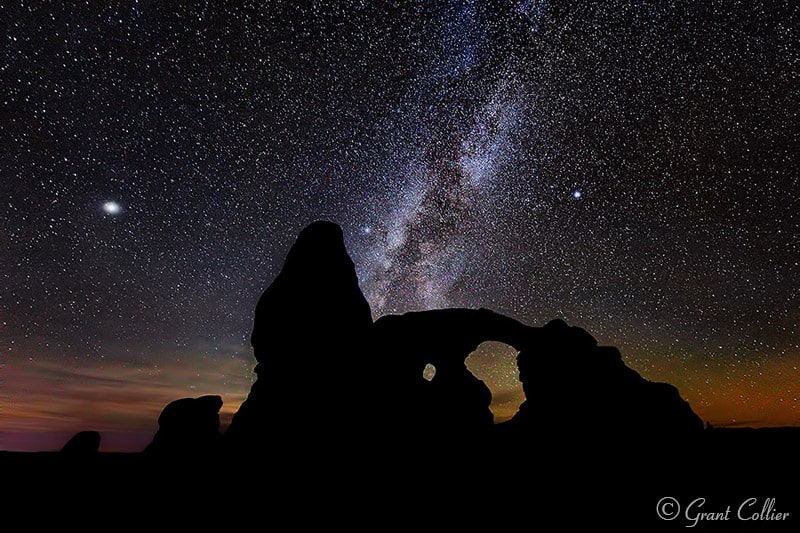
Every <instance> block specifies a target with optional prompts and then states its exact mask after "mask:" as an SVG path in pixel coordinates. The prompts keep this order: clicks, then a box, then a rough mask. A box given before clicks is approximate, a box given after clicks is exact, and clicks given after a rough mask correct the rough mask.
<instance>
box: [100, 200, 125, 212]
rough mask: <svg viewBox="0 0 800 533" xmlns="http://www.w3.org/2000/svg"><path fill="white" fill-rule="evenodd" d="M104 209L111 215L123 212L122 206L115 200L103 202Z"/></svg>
mask: <svg viewBox="0 0 800 533" xmlns="http://www.w3.org/2000/svg"><path fill="white" fill-rule="evenodd" d="M103 211H104V212H105V213H106V214H109V215H119V214H120V213H122V206H121V205H120V204H118V203H117V202H115V201H113V200H109V201H107V202H104V203H103Z"/></svg>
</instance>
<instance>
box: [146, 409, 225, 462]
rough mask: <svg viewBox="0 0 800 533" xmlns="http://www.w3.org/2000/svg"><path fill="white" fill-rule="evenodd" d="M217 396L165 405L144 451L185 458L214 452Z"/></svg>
mask: <svg viewBox="0 0 800 533" xmlns="http://www.w3.org/2000/svg"><path fill="white" fill-rule="evenodd" d="M220 408H222V398H221V397H220V396H213V395H209V396H200V397H199V398H181V399H179V400H175V401H174V402H171V403H169V404H168V405H167V406H166V407H165V408H164V410H163V411H161V415H160V416H159V417H158V431H157V432H156V434H155V436H154V437H153V441H152V442H151V443H150V444H148V445H147V448H145V450H144V451H145V453H147V454H152V455H162V456H164V455H167V456H186V455H189V456H191V455H197V454H209V453H214V452H216V451H218V449H219V446H220V442H221V439H222V434H221V433H220V431H219V426H220V422H219V410H220Z"/></svg>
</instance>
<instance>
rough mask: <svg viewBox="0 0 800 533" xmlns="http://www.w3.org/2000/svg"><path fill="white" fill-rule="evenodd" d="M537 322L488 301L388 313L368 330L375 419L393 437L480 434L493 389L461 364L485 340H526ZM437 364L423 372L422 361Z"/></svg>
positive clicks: (487, 423) (489, 417)
mask: <svg viewBox="0 0 800 533" xmlns="http://www.w3.org/2000/svg"><path fill="white" fill-rule="evenodd" d="M531 335H535V328H530V327H528V326H525V325H524V324H522V323H520V322H518V321H516V320H514V319H512V318H509V317H505V316H503V315H500V314H498V313H495V312H493V311H490V310H488V309H464V308H453V309H435V310H429V311H418V312H410V313H406V314H403V315H386V316H383V317H381V318H380V319H378V320H377V321H376V322H375V324H374V327H373V330H372V342H371V346H372V353H373V354H374V357H373V359H372V360H371V367H372V368H373V369H374V371H375V374H374V377H373V379H375V378H377V381H376V383H379V384H380V386H379V387H378V388H377V389H376V390H375V391H374V394H375V395H376V396H375V397H376V398H377V402H376V405H377V406H379V409H380V412H379V413H375V416H374V417H373V420H378V421H380V423H382V424H383V425H384V428H383V429H384V430H385V431H388V432H389V433H390V434H391V435H392V438H395V439H397V438H404V439H411V440H419V441H421V442H432V441H436V440H441V439H446V440H457V439H461V438H465V437H470V438H474V437H476V436H478V435H480V436H485V435H486V434H487V433H488V432H489V431H491V429H492V427H493V424H494V415H493V414H492V412H491V410H490V409H489V405H490V404H491V400H492V394H491V391H490V390H489V388H488V387H487V386H486V384H485V383H484V382H483V381H481V380H479V379H478V378H476V377H475V376H474V375H473V374H472V372H470V371H469V369H468V368H467V366H466V364H465V360H466V358H467V357H468V356H469V355H470V354H471V353H472V352H473V351H475V349H476V348H477V347H478V346H479V345H480V344H481V343H483V342H486V341H499V342H505V343H507V344H510V345H512V346H524V345H525V342H526V340H528V339H529V338H530V336H531ZM428 364H431V365H433V367H434V368H435V369H436V373H435V375H434V377H433V379H432V380H431V381H430V382H428V381H427V380H425V379H424V377H423V371H424V369H425V367H426V365H428Z"/></svg>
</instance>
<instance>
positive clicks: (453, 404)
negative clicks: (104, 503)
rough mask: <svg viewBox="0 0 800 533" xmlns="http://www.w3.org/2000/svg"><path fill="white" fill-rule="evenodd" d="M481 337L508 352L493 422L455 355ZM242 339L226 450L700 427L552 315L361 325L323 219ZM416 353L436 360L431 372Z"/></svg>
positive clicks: (436, 316)
mask: <svg viewBox="0 0 800 533" xmlns="http://www.w3.org/2000/svg"><path fill="white" fill-rule="evenodd" d="M486 341H497V342H503V343H506V344H508V345H510V346H512V347H514V348H516V349H517V350H519V352H520V353H519V356H518V359H517V362H518V366H519V370H520V380H521V381H522V384H523V390H524V392H525V396H526V400H525V402H524V403H523V404H522V406H521V407H520V409H519V412H518V413H517V414H516V415H515V416H514V417H513V419H512V420H510V421H508V422H506V423H503V424H500V425H498V426H495V425H494V420H493V415H492V412H491V410H490V409H489V406H490V403H491V397H492V396H491V391H490V390H489V388H488V387H487V386H486V384H485V383H483V382H482V381H481V380H479V379H478V378H476V377H475V376H474V375H473V374H472V373H471V372H470V371H469V369H468V368H467V367H466V364H465V360H466V358H467V357H468V356H469V355H470V353H472V352H473V351H474V350H475V349H476V348H477V347H478V346H479V345H480V344H481V343H483V342H486ZM251 343H252V346H253V351H254V355H255V358H256V360H257V362H258V364H257V366H256V369H255V372H256V374H257V379H256V382H255V383H254V384H253V386H252V388H251V390H250V394H249V395H248V397H247V399H246V400H245V402H244V403H243V404H242V406H241V407H240V408H239V410H238V411H237V413H236V414H235V415H234V417H233V420H232V423H231V425H230V427H229V428H228V430H227V431H226V433H225V443H226V448H227V449H229V450H248V451H256V452H258V451H266V450H270V449H273V450H274V449H276V447H283V449H284V450H287V449H291V450H292V451H293V452H299V453H307V452H308V451H312V453H314V454H317V453H320V452H321V451H322V450H328V451H331V450H338V451H337V453H341V452H342V450H352V449H354V447H358V446H360V447H362V448H363V447H364V446H366V447H370V448H375V447H382V446H383V447H392V446H394V447H400V448H403V447H406V448H407V449H410V448H408V447H409V446H411V447H412V448H413V447H416V448H419V446H422V447H423V448H424V447H425V446H435V445H437V443H438V444H449V443H452V442H453V441H459V440H463V439H476V438H480V439H488V438H495V437H497V438H499V439H500V440H501V441H503V442H505V441H506V440H507V439H509V438H510V439H514V440H526V441H527V440H529V439H531V438H539V437H541V436H542V435H556V436H563V437H564V438H567V436H570V435H574V434H576V433H583V434H590V433H601V434H606V435H613V436H615V437H618V438H622V437H623V436H630V435H669V436H679V435H688V434H692V433H696V432H697V431H701V430H702V427H703V426H702V421H701V420H700V419H699V417H697V415H695V413H694V412H693V411H692V410H691V408H690V407H689V405H688V404H687V403H686V402H685V401H683V400H682V399H681V397H680V396H679V394H678V392H677V389H675V388H674V387H672V386H671V385H668V384H663V383H652V382H650V381H647V380H645V379H643V378H642V377H641V376H640V375H639V374H638V373H636V372H635V371H633V370H632V369H630V368H628V367H627V366H626V365H625V364H624V362H623V361H622V358H621V355H620V353H619V351H617V350H616V348H613V347H603V346H598V345H597V341H596V340H595V339H594V338H593V337H592V336H591V335H590V334H589V333H587V332H586V331H584V330H582V329H580V328H576V327H570V326H568V325H567V324H566V323H565V322H563V321H560V320H556V321H553V322H550V323H549V324H547V325H546V326H545V327H531V326H527V325H525V324H522V323H520V322H519V321H517V320H514V319H512V318H510V317H506V316H503V315H501V314H498V313H495V312H493V311H491V310H489V309H464V308H455V309H436V310H428V311H418V312H411V313H406V314H403V315H387V316H384V317H381V318H380V319H378V320H377V321H375V322H374V324H373V322H372V315H371V312H370V307H369V304H368V303H367V301H366V299H365V298H364V295H363V294H362V292H361V290H360V288H359V285H358V278H357V276H356V272H355V267H354V265H353V261H352V260H351V259H350V257H349V255H348V253H347V250H346V248H345V245H344V239H343V234H342V230H341V228H340V227H339V226H338V225H336V224H334V223H331V222H324V221H319V222H315V223H313V224H311V225H309V226H308V227H306V228H305V229H303V230H302V231H301V232H300V234H299V236H298V238H297V241H296V242H295V243H294V245H293V246H292V247H291V249H290V250H289V253H288V254H287V257H286V260H285V263H284V265H283V268H282V269H281V271H280V273H279V274H278V276H277V277H276V278H275V280H274V281H273V282H272V283H271V284H270V285H269V287H268V288H267V289H266V290H265V291H264V293H263V294H262V296H261V298H260V299H259V301H258V304H257V306H256V310H255V318H254V323H253V331H252V335H251ZM427 364H431V365H433V366H434V367H435V368H436V373H435V376H434V377H433V379H432V380H431V381H430V382H428V381H427V380H425V379H424V377H423V371H424V368H425V366H426V365H427ZM165 411H166V410H165ZM154 444H155V441H154Z"/></svg>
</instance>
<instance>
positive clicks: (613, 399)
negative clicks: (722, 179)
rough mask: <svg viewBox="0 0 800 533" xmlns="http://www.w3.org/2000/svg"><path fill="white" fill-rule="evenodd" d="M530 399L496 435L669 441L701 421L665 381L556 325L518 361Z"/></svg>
mask: <svg viewBox="0 0 800 533" xmlns="http://www.w3.org/2000/svg"><path fill="white" fill-rule="evenodd" d="M517 366H518V368H519V372H520V381H522V388H523V391H524V392H525V402H523V404H522V405H521V406H520V408H519V411H518V412H517V414H516V415H515V416H514V417H513V418H512V419H511V420H509V421H508V422H505V423H504V424H501V425H500V427H498V430H499V431H501V432H503V433H506V432H507V433H510V434H512V435H514V436H515V437H519V438H525V437H529V438H535V439H537V440H539V441H541V437H542V435H543V434H546V435H550V436H554V437H555V439H556V440H567V439H572V438H574V437H575V436H578V435H586V436H588V435H602V436H603V438H604V439H605V440H608V441H611V442H618V441H621V440H624V439H629V438H633V437H643V438H658V439H672V438H682V437H687V436H694V435H698V434H700V433H701V432H702V431H703V421H702V420H701V419H700V417H698V416H697V415H696V414H695V413H694V411H692V409H691V407H690V406H689V404H688V403H687V402H686V401H684V400H683V399H682V398H681V397H680V395H679V394H678V389H677V388H675V387H674V386H672V385H670V384H667V383H655V382H651V381H648V380H646V379H644V378H643V377H642V376H640V375H639V374H638V373H637V372H636V371H634V370H633V369H631V368H629V367H627V366H626V365H625V363H624V362H623V361H622V356H621V354H620V352H619V350H617V349H616V348H614V347H610V346H598V345H597V341H596V340H595V339H594V337H592V336H591V335H590V334H589V333H587V332H586V331H584V330H583V329H581V328H577V327H570V326H568V325H567V324H566V323H565V322H564V321H562V320H554V321H552V322H550V323H548V324H547V325H546V326H545V327H543V328H541V329H540V330H539V332H538V334H537V339H536V342H534V343H530V344H529V345H528V346H527V347H526V348H524V349H523V350H522V351H521V352H520V353H519V355H518V356H517Z"/></svg>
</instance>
